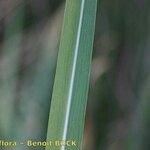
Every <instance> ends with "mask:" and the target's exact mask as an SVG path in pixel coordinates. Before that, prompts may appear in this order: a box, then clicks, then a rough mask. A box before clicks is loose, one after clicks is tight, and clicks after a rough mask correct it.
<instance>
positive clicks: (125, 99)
mask: <svg viewBox="0 0 150 150" xmlns="http://www.w3.org/2000/svg"><path fill="white" fill-rule="evenodd" d="M64 4H65V2H64V1H63V0H27V1H25V0H1V1H0V139H7V140H8V139H11V140H12V139H13V140H18V141H19V140H20V141H22V140H26V139H39V140H45V139H46V131H47V122H48V115H49V106H50V99H51V94H52V87H53V82H54V75H55V66H56V62H57V52H58V47H59V38H60V32H61V27H62V21H63V12H64ZM149 8H150V1H149V0H109V1H107V0H98V11H97V23H96V32H95V42H94V51H93V60H92V70H91V80H90V91H89V98H88V107H87V115H86V125H85V132H84V141H83V148H82V149H83V150H149V149H150V142H149V139H150V132H149V127H150V92H149V91H150V90H149V89H150V69H149V68H150V50H149V49H150V29H149V27H150V9H149ZM148 99H149V100H148ZM16 149H18V150H20V149H21V150H27V149H29V148H26V147H23V146H22V147H18V148H15V150H16ZM32 149H33V148H32ZM38 149H39V150H40V148H38ZM41 149H43V148H41Z"/></svg>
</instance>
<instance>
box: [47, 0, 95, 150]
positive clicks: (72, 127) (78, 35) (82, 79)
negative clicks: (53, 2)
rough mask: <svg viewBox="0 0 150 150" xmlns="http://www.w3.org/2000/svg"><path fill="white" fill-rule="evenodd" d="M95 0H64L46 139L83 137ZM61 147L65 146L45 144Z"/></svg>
mask: <svg viewBox="0 0 150 150" xmlns="http://www.w3.org/2000/svg"><path fill="white" fill-rule="evenodd" d="M96 4H97V3H96V0H76V1H74V0H67V3H66V11H65V19H64V26H63V31H62V37H61V42H60V49H59V55H58V63H57V70H56V76H55V84H54V89H53V96H52V104H51V110H50V117H49V126H48V134H47V139H49V140H76V141H77V144H78V146H77V147H72V149H79V148H80V145H81V140H82V134H83V128H84V117H85V109H86V101H87V92H88V86H89V85H88V84H89V71H90V64H91V57H92V47H93V38H94V29H95V18H96ZM46 149H47V150H52V149H59V150H64V149H68V147H65V146H60V147H47V148H46Z"/></svg>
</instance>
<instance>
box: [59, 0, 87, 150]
mask: <svg viewBox="0 0 150 150" xmlns="http://www.w3.org/2000/svg"><path fill="white" fill-rule="evenodd" d="M84 5H85V0H82V3H81V10H80V18H79V25H78V30H77V39H76V45H75V53H74V59H73V66H72V71H71V79H70V83H69V87H70V88H69V93H68V102H67V107H66V112H65V123H64V128H63V137H62V140H66V137H67V131H68V123H69V115H70V108H71V100H72V93H73V86H74V78H75V71H76V64H77V57H78V52H79V44H80V37H81V29H82V20H83V13H84ZM61 150H65V146H61Z"/></svg>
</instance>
